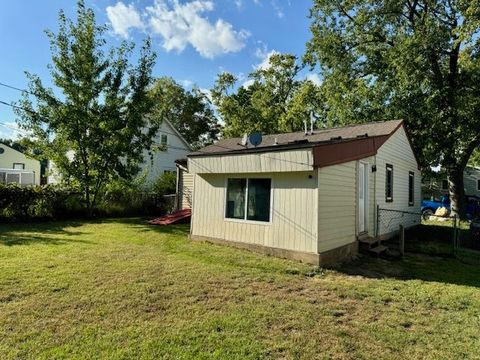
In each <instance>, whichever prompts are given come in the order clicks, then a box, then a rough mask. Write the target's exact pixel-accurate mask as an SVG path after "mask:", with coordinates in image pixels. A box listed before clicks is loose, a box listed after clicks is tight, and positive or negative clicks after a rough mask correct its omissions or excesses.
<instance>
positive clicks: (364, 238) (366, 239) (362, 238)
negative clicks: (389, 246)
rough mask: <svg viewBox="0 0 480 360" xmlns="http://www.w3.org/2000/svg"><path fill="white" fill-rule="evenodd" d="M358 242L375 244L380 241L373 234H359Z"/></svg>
mask: <svg viewBox="0 0 480 360" xmlns="http://www.w3.org/2000/svg"><path fill="white" fill-rule="evenodd" d="M358 242H360V243H362V244H367V245H373V244H375V243H377V242H378V240H377V239H375V238H373V237H371V236H359V237H358Z"/></svg>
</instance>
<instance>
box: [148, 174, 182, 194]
mask: <svg viewBox="0 0 480 360" xmlns="http://www.w3.org/2000/svg"><path fill="white" fill-rule="evenodd" d="M153 191H154V192H155V194H157V195H158V196H163V195H170V194H175V193H176V191H177V174H176V173H174V172H169V173H164V174H162V175H160V176H159V177H158V179H157V181H155V184H154V185H153Z"/></svg>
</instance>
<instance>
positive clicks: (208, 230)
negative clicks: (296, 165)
mask: <svg viewBox="0 0 480 360" xmlns="http://www.w3.org/2000/svg"><path fill="white" fill-rule="evenodd" d="M309 176H312V178H311V179H310V178H309ZM229 177H250V178H270V179H272V193H271V196H272V202H271V203H272V212H271V222H270V223H259V222H249V221H242V220H231V219H225V196H226V189H225V187H226V181H227V179H228V178H229ZM194 182H195V192H194V202H193V216H192V227H191V233H192V235H194V236H204V237H210V238H217V239H224V240H230V241H238V242H244V243H250V244H256V245H262V246H267V247H272V248H281V249H288V250H296V251H303V252H309V253H317V223H316V215H315V214H316V213H317V199H318V197H317V189H316V187H317V179H316V174H315V173H314V172H313V171H311V172H296V173H268V174H266V173H261V174H259V173H253V174H240V173H235V174H230V175H229V174H195V180H194Z"/></svg>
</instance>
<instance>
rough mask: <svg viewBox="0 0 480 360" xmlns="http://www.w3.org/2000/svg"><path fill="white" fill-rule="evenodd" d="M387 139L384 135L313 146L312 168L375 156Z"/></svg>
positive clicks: (387, 136)
mask: <svg viewBox="0 0 480 360" xmlns="http://www.w3.org/2000/svg"><path fill="white" fill-rule="evenodd" d="M388 138H389V135H384V136H377V137H371V138H362V139H355V140H350V141H343V142H337V143H333V144H332V143H331V144H322V145H318V146H315V147H314V148H313V166H314V167H325V166H329V165H336V164H341V163H345V162H348V161H353V160H359V159H363V158H365V157H368V156H372V155H375V154H376V153H377V151H378V148H379V147H380V146H382V145H383V144H384V143H385V141H387V139H388Z"/></svg>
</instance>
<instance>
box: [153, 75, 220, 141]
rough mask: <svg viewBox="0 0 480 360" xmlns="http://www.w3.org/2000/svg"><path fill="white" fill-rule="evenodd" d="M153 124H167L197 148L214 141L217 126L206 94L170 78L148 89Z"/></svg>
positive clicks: (156, 82)
mask: <svg viewBox="0 0 480 360" xmlns="http://www.w3.org/2000/svg"><path fill="white" fill-rule="evenodd" d="M150 96H151V97H152V100H153V101H154V104H155V105H154V107H153V108H152V110H151V112H150V116H151V118H152V120H154V121H157V122H158V121H160V122H161V121H163V120H165V119H166V120H168V121H170V122H171V123H172V124H173V125H174V126H175V128H176V129H177V130H178V131H179V132H180V134H182V136H183V137H184V138H185V140H187V141H188V142H189V143H190V145H191V146H192V147H193V148H195V149H198V148H200V147H203V146H205V145H208V144H210V143H212V142H213V141H215V140H217V138H218V135H219V133H220V130H221V127H220V124H219V123H218V119H217V117H216V115H215V111H214V110H213V108H212V104H211V102H210V100H209V99H208V97H207V95H206V94H205V93H204V92H202V91H201V90H200V89H198V88H193V89H192V90H190V91H188V90H186V89H184V88H183V87H182V86H181V85H180V84H178V83H177V82H175V80H173V79H172V78H169V77H164V78H160V79H157V80H156V81H155V84H154V86H153V87H152V89H151V90H150Z"/></svg>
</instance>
